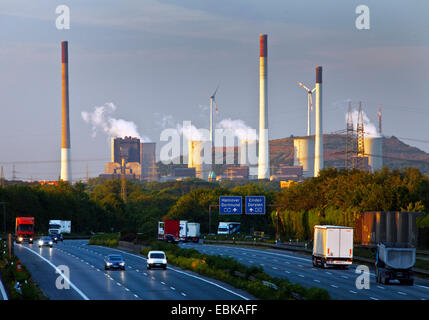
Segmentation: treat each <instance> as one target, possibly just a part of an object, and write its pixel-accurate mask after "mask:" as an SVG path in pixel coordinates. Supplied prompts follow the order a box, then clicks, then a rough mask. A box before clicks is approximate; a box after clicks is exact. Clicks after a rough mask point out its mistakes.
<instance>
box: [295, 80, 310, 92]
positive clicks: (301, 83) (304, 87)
mask: <svg viewBox="0 0 429 320" xmlns="http://www.w3.org/2000/svg"><path fill="white" fill-rule="evenodd" d="M297 83H298V84H299V85H300V86H301V87H303V88H304V89H305V90H307V91H310V89H308V88H307V87H306V86H305V85H303V84H302V83H301V82H298V81H297Z"/></svg>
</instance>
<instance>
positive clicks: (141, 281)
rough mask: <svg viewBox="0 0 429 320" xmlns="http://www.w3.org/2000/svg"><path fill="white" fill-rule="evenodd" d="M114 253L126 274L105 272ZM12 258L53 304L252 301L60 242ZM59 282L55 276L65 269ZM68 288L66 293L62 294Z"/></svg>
mask: <svg viewBox="0 0 429 320" xmlns="http://www.w3.org/2000/svg"><path fill="white" fill-rule="evenodd" d="M112 253H116V254H117V253H119V254H121V255H122V256H123V257H124V259H125V262H126V270H125V271H121V270H107V271H106V270H104V257H105V256H106V255H108V254H112ZM15 254H16V255H17V256H18V257H19V259H20V260H21V261H22V263H23V264H24V265H25V266H26V267H27V268H28V270H29V271H30V272H31V274H32V277H33V279H34V281H35V282H36V283H37V284H38V285H39V287H40V288H41V289H42V291H43V292H44V293H45V295H46V296H47V297H48V298H49V299H52V300H81V299H85V300H106V299H108V300H140V299H145V300H147V299H151V300H155V299H156V300H187V299H191V300H199V299H204V300H243V299H254V297H252V296H251V295H249V294H248V293H246V292H243V291H241V290H238V289H235V288H233V287H232V286H229V285H227V284H224V283H222V282H220V281H216V280H213V279H209V278H206V277H203V276H200V275H197V274H194V273H191V272H188V271H184V270H181V269H179V268H176V267H171V266H168V268H167V270H162V269H154V270H147V269H146V259H144V257H143V256H139V255H134V254H130V253H126V252H123V251H119V250H116V249H112V248H106V247H100V246H92V245H88V241H87V240H65V241H64V242H63V243H61V242H59V243H58V244H54V247H53V248H49V247H42V248H39V247H38V246H37V244H36V243H34V244H33V245H29V244H21V245H15ZM63 266H66V267H67V268H68V270H69V274H67V272H65V273H64V274H63V276H61V275H60V272H63V270H66V271H67V269H66V268H65V267H63ZM67 287H68V288H69V289H67Z"/></svg>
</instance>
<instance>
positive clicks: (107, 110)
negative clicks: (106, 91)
mask: <svg viewBox="0 0 429 320" xmlns="http://www.w3.org/2000/svg"><path fill="white" fill-rule="evenodd" d="M116 109H117V107H116V106H115V105H114V104H113V103H112V102H108V103H105V104H104V105H103V106H98V107H94V110H93V111H92V112H87V111H82V112H81V116H82V119H83V120H84V121H85V122H86V123H88V124H90V125H91V126H92V136H93V137H95V136H96V135H97V132H98V131H99V130H100V131H102V132H104V133H105V134H107V135H108V136H110V137H120V138H124V137H125V136H131V137H134V138H139V139H140V140H141V141H142V142H150V139H149V138H148V137H145V136H141V135H140V133H139V132H138V130H137V125H136V124H135V123H134V122H132V121H127V120H124V119H116V118H113V117H112V115H113V113H114V112H115V111H116Z"/></svg>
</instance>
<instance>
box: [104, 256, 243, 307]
mask: <svg viewBox="0 0 429 320" xmlns="http://www.w3.org/2000/svg"><path fill="white" fill-rule="evenodd" d="M109 249H110V250H115V251H119V252H122V253H124V254H128V255H130V256H133V257H137V258H139V259H142V260H145V261H147V259H145V258H143V257H140V256H138V255H135V254H132V253H128V252H125V251H122V250H118V249H113V248H109ZM168 269H169V270H172V271H174V272H177V273H181V274H184V275H186V276H188V277H191V278H195V279H198V280H200V281H203V282H206V283H209V284H211V285H213V286H215V287H218V288H220V289H222V290H225V291H227V292H229V293H232V294H234V295H236V296H238V297H240V298H242V299H244V300H250V299H249V298H246V297H245V296H243V295H241V294H239V293H237V292H234V291H232V290H229V289H227V288H225V287H223V286H221V285H219V284H217V283H214V282H212V281H209V280H207V279H204V278H201V277H198V276H195V275H193V274H190V273H187V272H184V271H180V270H177V269H175V268H172V267H168Z"/></svg>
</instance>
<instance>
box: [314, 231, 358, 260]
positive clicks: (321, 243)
mask: <svg viewBox="0 0 429 320" xmlns="http://www.w3.org/2000/svg"><path fill="white" fill-rule="evenodd" d="M352 261H353V228H350V227H341V226H329V225H327V226H314V241H313V266H315V267H319V266H320V267H322V268H326V267H328V266H341V267H347V266H348V265H351V264H352Z"/></svg>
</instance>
